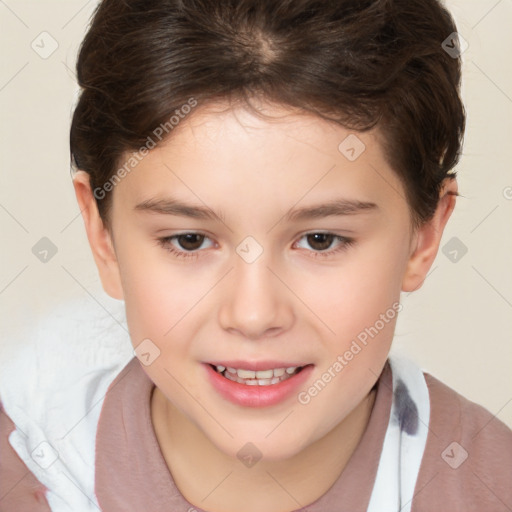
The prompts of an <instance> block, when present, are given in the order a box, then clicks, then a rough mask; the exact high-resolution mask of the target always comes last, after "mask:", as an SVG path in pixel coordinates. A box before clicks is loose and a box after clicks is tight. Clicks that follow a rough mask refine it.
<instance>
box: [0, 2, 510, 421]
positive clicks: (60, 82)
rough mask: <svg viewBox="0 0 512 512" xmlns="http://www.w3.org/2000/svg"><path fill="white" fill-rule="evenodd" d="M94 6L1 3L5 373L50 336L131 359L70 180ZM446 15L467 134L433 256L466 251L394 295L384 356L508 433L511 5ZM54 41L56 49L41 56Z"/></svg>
mask: <svg viewBox="0 0 512 512" xmlns="http://www.w3.org/2000/svg"><path fill="white" fill-rule="evenodd" d="M95 5H96V0H91V1H89V2H86V1H84V0H80V1H75V0H73V1H71V0H69V1H44V0H38V1H21V0H18V1H16V0H0V17H1V25H0V43H1V47H2V64H1V69H0V109H1V119H2V123H1V127H0V130H1V132H0V141H1V142H0V144H1V151H0V165H1V174H0V179H1V181H0V229H1V237H2V238H1V252H0V258H1V261H0V315H1V324H0V326H1V327H0V359H2V360H3V362H4V363H6V362H8V359H9V352H10V350H15V349H16V347H17V346H19V345H20V344H30V343H34V340H35V339H37V340H39V343H41V339H43V340H44V337H45V336H59V335H60V336H65V337H68V336H73V335H74V336H77V337H79V338H81V339H83V342H84V343H86V342H87V339H88V337H90V336H95V335H97V334H98V332H99V330H101V333H102V334H105V330H107V331H108V332H110V334H111V337H112V338H111V339H112V343H119V351H120V357H124V358H126V357H129V356H130V352H131V350H130V345H129V341H128V338H127V333H126V330H125V325H124V323H123V307H122V306H123V304H122V303H121V302H118V301H115V300H113V299H110V298H109V297H108V296H107V295H106V294H105V293H104V292H103V291H102V289H101V286H100V283H99V279H98V276H97V272H96V267H95V266H94V261H93V258H92V255H91V253H90V249H89V246H88V244H87V239H86V236H85V231H84V228H83V223H82V220H81V218H80V216H79V211H78V207H77V204H76V201H75V197H74V193H73V189H72V185H71V180H70V175H69V147H68V133H69V124H70V117H71V111H72V106H73V102H74V101H75V95H76V86H75V79H74V71H73V68H74V62H75V57H76V54H77V50H78V45H79V44H80V41H81V39H82V38H83V35H84V33H85V29H86V25H87V22H88V19H89V16H90V15H91V13H92V11H93V9H94V7H95ZM448 6H449V7H450V8H451V10H452V12H453V14H454V16H455V18H456V21H457V23H458V27H459V32H460V33H461V35H462V37H463V38H464V39H465V40H466V41H467V42H468V44H469V47H468V49H467V51H466V52H465V53H464V80H465V83H464V99H465V103H466V107H467V111H468V126H467V133H466V143H465V150H464V156H463V158H462V161H461V163H460V165H459V166H458V171H459V187H460V193H461V194H462V195H463V196H464V197H461V198H460V199H459V201H458V204H457V207H456V210H455V213H454V214H453V216H452V219H451V220H450V222H449V225H448V228H447V231H446V232H445V235H444V237H443V242H442V247H445V246H446V244H450V243H451V244H454V243H458V244H459V247H462V246H461V244H464V246H465V247H466V248H467V253H466V254H464V255H462V252H461V250H460V248H459V249H457V248H456V247H455V246H452V245H448V246H447V247H446V248H445V252H446V255H445V254H444V253H443V251H442V250H441V251H440V252H439V254H438V256H437V258H436V261H435V263H434V265H433V267H432V270H431V273H430V275H429V277H428V279H427V280H426V282H425V284H424V286H423V288H422V289H420V290H419V291H417V292H414V293H412V294H407V293H406V294H402V304H403V306H404V309H403V311H402V313H401V315H400V319H399V322H398V325H397V330H396V336H395V346H394V349H393V350H399V351H401V352H405V353H406V354H408V355H410V356H411V357H412V358H413V359H415V360H416V361H417V362H418V363H419V364H420V365H421V366H422V367H423V368H424V369H425V370H427V371H429V372H430V373H432V374H433V375H435V376H436V377H438V378H439V379H441V380H443V381H444V382H446V383H447V384H448V385H449V386H451V387H453V388H454V389H455V390H457V391H459V392H460V393H462V394H463V395H465V396H466V397H468V398H470V399H471V400H473V401H476V402H478V403H481V404H482V405H484V406H485V407H486V408H488V409H489V410H490V411H491V412H492V413H493V414H495V415H497V416H498V417H499V418H500V419H502V420H503V421H505V422H506V423H507V424H508V425H510V426H511V427H512V371H511V368H512V343H511V331H512V269H511V261H512V229H511V228H512V222H511V220H512V173H511V171H510V168H511V164H510V162H511V161H512V151H511V146H512V143H511V140H512V139H511V135H512V130H511V128H512V69H511V67H510V64H509V63H510V51H511V49H512V48H511V47H512V44H511V43H512V34H511V31H510V26H511V23H512V0H501V1H497V0H470V1H469V0H452V1H449V2H448ZM42 32H47V33H48V34H49V35H40V34H41V33H42ZM41 41H43V42H41ZM52 44H53V45H57V44H58V48H56V50H55V51H54V52H53V53H52V54H51V55H49V56H48V55H45V54H44V52H50V51H51V50H52ZM31 45H33V47H32V46H31ZM43 57H46V58H43ZM42 237H47V238H48V239H50V240H51V242H52V243H53V244H54V246H55V249H56V251H57V252H56V254H55V255H53V257H51V258H50V257H48V261H47V262H46V263H44V262H42V261H40V260H39V259H38V258H37V257H36V256H35V255H34V254H33V252H32V248H33V247H34V246H35V244H36V243H38V241H39V240H40V239H41V238H42ZM454 237H456V239H457V240H456V241H453V240H452V238H454ZM450 240H451V242H450ZM36 247H37V246H36ZM453 250H456V251H458V252H457V257H458V261H455V262H453V261H451V259H453V257H454V255H455V253H453ZM50 255H51V254H50ZM450 258H451V259H450ZM73 301H76V304H75V302H73ZM63 306H67V307H68V308H71V313H69V310H67V311H63V310H62V308H63ZM73 307H79V308H81V310H80V315H81V318H84V317H85V320H80V323H79V327H78V328H77V327H76V326H73V327H72V328H71V329H69V328H65V326H64V324H65V323H66V322H67V321H69V320H70V316H68V315H73V313H72V311H73V309H72V308H73ZM88 319H89V320H88ZM105 326H106V327H105ZM95 329H96V331H95ZM63 333H64V334H63Z"/></svg>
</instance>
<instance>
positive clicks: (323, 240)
mask: <svg viewBox="0 0 512 512" xmlns="http://www.w3.org/2000/svg"><path fill="white" fill-rule="evenodd" d="M333 239H334V235H332V234H331V233H313V234H310V235H307V241H308V244H309V245H310V247H312V248H313V249H315V250H317V251H324V250H325V249H328V248H329V247H330V246H331V245H332V242H333Z"/></svg>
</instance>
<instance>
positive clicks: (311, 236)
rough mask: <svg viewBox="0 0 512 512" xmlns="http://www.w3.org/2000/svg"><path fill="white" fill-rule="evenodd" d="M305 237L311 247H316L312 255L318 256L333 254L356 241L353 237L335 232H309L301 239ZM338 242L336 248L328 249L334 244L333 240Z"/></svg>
mask: <svg viewBox="0 0 512 512" xmlns="http://www.w3.org/2000/svg"><path fill="white" fill-rule="evenodd" d="M303 239H305V240H306V241H307V243H308V244H309V246H310V247H312V248H313V249H314V251H313V253H312V256H313V257H315V258H317V257H321V258H322V257H329V256H332V255H333V254H337V253H339V252H341V251H344V250H346V249H348V247H349V246H351V245H352V244H353V243H354V240H353V239H352V238H347V237H344V236H341V235H335V234H334V233H324V232H317V233H307V234H305V235H304V236H303V237H302V238H301V239H300V240H303ZM300 240H299V242H300ZM336 241H337V242H338V245H337V246H336V248H335V249H332V250H327V249H329V247H331V246H332V244H333V242H336Z"/></svg>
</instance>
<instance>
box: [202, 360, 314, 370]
mask: <svg viewBox="0 0 512 512" xmlns="http://www.w3.org/2000/svg"><path fill="white" fill-rule="evenodd" d="M208 364H212V365H213V366H225V367H226V368H236V369H237V370H253V371H255V372H257V371H259V370H271V369H274V368H292V367H300V366H307V365H308V364H311V363H290V362H283V361H276V360H270V359H267V360H265V361H240V360H236V361H209V362H208Z"/></svg>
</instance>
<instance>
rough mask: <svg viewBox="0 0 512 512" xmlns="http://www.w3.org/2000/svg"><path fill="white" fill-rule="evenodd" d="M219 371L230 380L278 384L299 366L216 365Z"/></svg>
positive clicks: (251, 384)
mask: <svg viewBox="0 0 512 512" xmlns="http://www.w3.org/2000/svg"><path fill="white" fill-rule="evenodd" d="M216 368H217V371H218V372H219V373H223V372H224V370H226V371H225V372H224V373H223V375H224V377H226V378H227V379H229V380H232V381H234V382H239V383H241V384H247V385H248V386H256V385H260V386H269V385H271V384H277V383H278V382H282V381H283V380H286V379H289V378H290V377H291V376H292V374H294V373H295V372H296V370H297V369H298V368H299V366H291V367H289V368H274V369H269V370H258V371H254V370H243V369H237V368H231V367H229V366H228V367H227V368H226V367H225V366H222V365H217V366H216Z"/></svg>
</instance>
